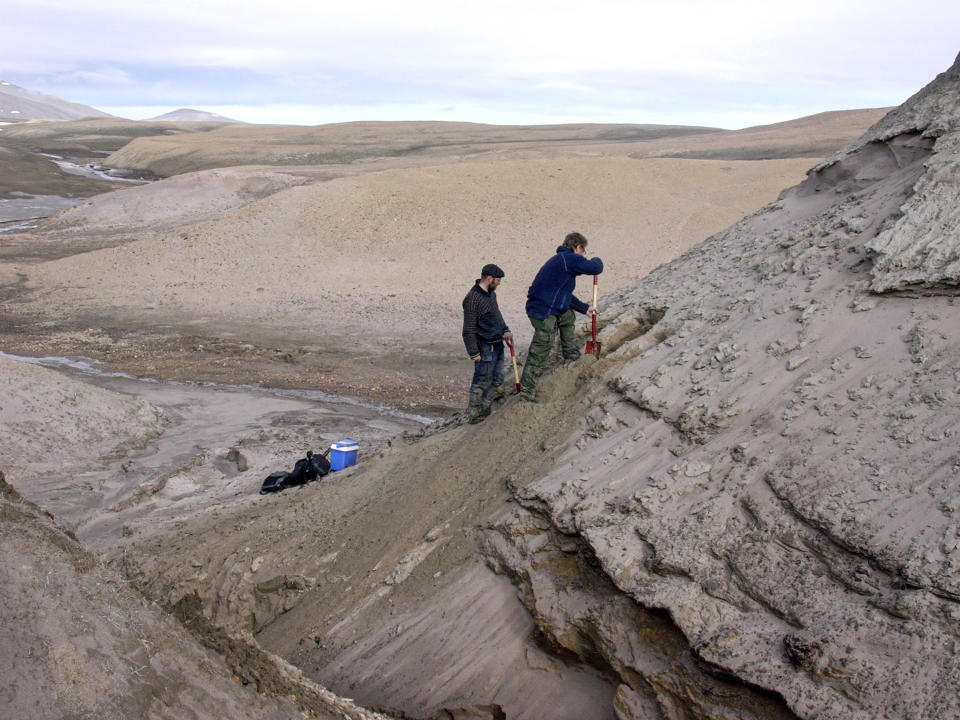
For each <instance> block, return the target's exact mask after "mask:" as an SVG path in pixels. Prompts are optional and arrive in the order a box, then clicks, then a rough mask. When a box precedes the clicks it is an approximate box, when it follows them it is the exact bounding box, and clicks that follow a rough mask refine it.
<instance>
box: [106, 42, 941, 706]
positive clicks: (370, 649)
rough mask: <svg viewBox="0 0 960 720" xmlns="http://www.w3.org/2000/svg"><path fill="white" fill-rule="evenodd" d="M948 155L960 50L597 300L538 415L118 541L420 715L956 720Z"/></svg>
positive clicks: (263, 635) (268, 643)
mask: <svg viewBox="0 0 960 720" xmlns="http://www.w3.org/2000/svg"><path fill="white" fill-rule="evenodd" d="M958 163H960V58H958V61H957V63H955V64H954V66H953V67H951V68H950V69H949V70H948V71H947V72H946V73H944V74H942V75H940V76H939V77H938V78H937V79H936V80H935V81H934V82H933V83H931V84H930V85H929V86H928V87H927V88H925V89H924V90H923V91H921V92H920V93H918V94H917V95H915V96H914V97H913V98H911V99H910V100H908V101H907V103H905V104H904V105H903V106H902V107H900V108H898V109H897V110H895V111H893V112H892V113H890V114H889V115H887V116H886V117H885V118H884V119H883V120H882V121H881V122H879V123H878V124H877V125H875V126H874V127H873V128H872V129H871V130H870V131H868V132H867V133H866V134H865V135H864V136H863V137H862V138H861V139H860V141H858V142H857V143H855V144H854V145H852V146H851V147H850V148H849V149H848V150H846V151H845V152H843V153H841V154H839V155H837V156H835V157H832V158H831V159H829V160H828V161H826V162H824V163H821V164H820V165H818V166H817V167H815V168H814V169H813V170H811V172H810V173H809V175H808V177H807V179H806V180H805V181H804V182H802V183H801V184H799V185H797V186H795V187H793V188H792V189H790V190H789V191H787V192H786V193H785V194H784V195H783V196H782V197H781V199H780V200H778V201H777V202H774V203H772V204H770V205H768V206H766V207H765V208H763V209H762V210H761V211H759V212H757V213H755V214H754V215H752V216H750V217H748V218H745V219H744V220H742V221H741V222H739V223H737V224H736V225H734V226H732V227H730V228H729V229H727V230H725V231H723V232H720V233H718V234H716V235H714V236H713V237H711V238H709V239H708V240H707V241H705V242H703V243H702V244H700V245H698V246H697V247H695V248H693V249H692V250H690V251H689V252H687V253H685V254H684V255H683V256H682V257H680V258H678V259H676V260H674V261H672V262H670V263H667V264H665V265H662V266H660V267H658V268H657V269H656V270H654V271H653V272H652V273H650V275H648V276H647V277H646V278H644V279H643V280H642V281H641V282H639V283H637V284H634V285H631V286H626V287H623V288H622V289H620V290H619V291H618V292H616V293H615V296H614V297H613V298H612V300H611V301H610V302H609V303H608V304H607V305H606V309H605V310H604V311H603V314H602V318H601V322H602V325H603V330H602V334H601V340H602V341H603V343H604V352H605V355H604V357H603V358H602V359H601V360H600V361H595V360H593V359H592V358H585V359H583V360H581V361H580V362H579V363H577V364H576V365H574V366H571V367H567V368H564V369H560V370H558V371H556V372H555V373H553V375H552V376H550V377H549V378H548V380H547V382H546V385H545V387H544V388H543V392H542V396H543V398H544V401H543V402H542V403H541V404H538V405H530V404H520V403H516V402H514V401H513V400H508V401H506V402H505V403H504V405H503V406H502V407H500V408H498V410H497V411H496V412H495V414H494V415H493V416H492V417H491V418H490V419H489V420H487V421H486V422H485V423H483V424H481V425H479V426H460V427H453V428H450V429H448V430H447V432H444V433H439V434H434V435H428V436H427V437H425V438H422V439H420V440H419V441H415V442H413V443H412V444H409V445H406V446H403V447H398V448H396V449H395V450H394V451H393V452H391V453H389V454H388V455H387V456H386V457H384V458H383V459H382V460H379V461H371V462H368V463H366V464H364V465H363V466H361V467H359V468H358V469H357V471H356V472H354V473H353V474H351V475H350V476H349V480H346V479H345V481H343V482H340V481H338V482H336V483H330V484H321V485H319V486H317V487H312V488H309V489H307V490H305V491H303V492H302V493H300V494H299V495H298V496H297V497H296V500H295V501H294V500H293V499H292V498H289V497H284V496H281V497H273V498H268V499H265V500H262V501H260V502H258V503H256V504H255V505H253V506H251V507H249V508H235V509H234V510H232V511H230V512H226V513H222V514H220V515H219V516H218V517H216V518H211V517H207V518H196V519H193V520H191V521H190V522H188V523H185V524H184V526H183V528H182V529H181V530H180V532H178V533H175V534H170V535H164V536H160V535H155V536H150V534H149V529H148V528H145V529H142V534H141V535H139V536H137V537H134V538H131V539H128V540H127V541H126V543H127V545H126V547H125V548H123V549H118V550H117V551H116V552H115V553H114V554H113V557H114V558H115V561H116V562H117V563H119V564H120V565H122V566H123V567H124V568H125V570H126V572H127V574H128V575H129V576H130V577H132V578H134V579H135V580H136V582H137V584H138V585H139V586H140V587H141V588H142V589H143V590H144V592H145V593H146V594H147V595H148V596H149V597H151V598H154V599H156V600H157V601H158V602H160V603H161V604H163V605H165V606H167V607H171V608H183V607H184V606H185V605H189V606H190V607H191V608H192V609H191V614H192V616H193V617H196V618H208V619H210V620H211V621H212V622H213V623H214V624H215V625H216V626H218V627H219V628H220V631H221V632H223V633H226V632H228V631H236V630H237V629H238V628H242V629H245V630H248V631H251V632H253V633H255V637H256V638H257V641H258V642H259V643H260V645H261V646H262V647H264V648H267V649H269V650H272V651H275V652H277V653H279V654H280V655H281V656H283V657H285V658H288V659H290V660H292V661H293V662H295V664H297V665H298V666H299V667H300V668H301V669H302V670H303V671H304V672H305V673H306V674H307V675H308V676H309V677H311V678H314V679H317V680H319V681H320V682H322V683H324V684H326V685H327V686H328V687H330V688H331V689H333V690H334V691H337V692H340V693H342V694H346V693H348V694H350V696H351V697H354V698H356V699H357V700H358V701H359V702H361V703H364V704H367V705H381V706H389V707H393V708H398V709H400V710H403V711H404V712H406V713H408V714H412V715H415V716H423V715H427V714H429V713H432V712H435V711H436V710H437V709H438V708H442V707H447V708H462V707H466V706H474V707H475V708H477V709H476V710H475V712H474V713H473V714H472V715H469V716H470V717H495V716H499V717H502V716H503V714H505V715H506V716H507V717H510V718H543V717H551V718H554V719H556V720H564V719H565V718H570V719H571V720H573V719H574V718H578V719H580V718H583V717H592V718H610V719H611V720H612V719H613V718H619V719H622V718H647V717H718V718H719V717H724V718H729V717H736V718H741V719H756V720H760V719H761V718H763V719H766V718H798V717H799V718H819V719H825V718H827V719H833V718H836V719H839V718H856V719H860V718H862V719H863V720H868V719H869V720H874V719H875V718H898V719H899V718H903V719H907V718H910V719H919V718H932V717H955V716H957V715H960V698H958V696H957V694H956V692H955V688H956V687H958V684H960V666H958V664H957V660H956V651H955V647H956V643H957V641H958V639H960V638H958V627H960V624H958V619H960V606H958V601H960V587H958V577H960V567H958V563H960V527H958V525H957V521H956V513H957V512H958V509H960V500H958V498H960V479H958V478H960V473H958V467H960V456H958V455H957V451H956V443H955V438H954V435H955V433H956V427H957V425H958V423H960V392H958V378H957V375H956V363H955V359H956V357H957V355H958V352H960V320H958V316H957V313H956V304H955V303H956V297H957V294H958V282H960V278H958V273H957V270H956V268H957V265H956V261H955V258H956V257H957V253H958V247H960V232H958V214H957V213H958V211H957V208H958V207H960V202H958V200H960V196H958V189H957V188H958V186H957V184H956V182H955V174H956V168H957V166H958ZM905 269H906V270H909V272H905ZM244 548H255V549H256V550H255V552H253V553H249V554H248V553H245V552H244ZM251 554H254V555H256V556H257V557H256V558H255V560H254V561H253V563H251ZM508 580H509V581H510V583H512V586H511V584H509V583H508V582H507V581H508ZM535 639H536V640H535ZM491 704H494V705H498V706H500V707H499V709H497V708H490V707H489V706H490V705H491ZM480 706H487V709H486V710H482V711H481V710H480V709H479V708H480ZM496 712H500V713H502V714H501V715H496V714H495V713H496ZM484 713H485V714H484Z"/></svg>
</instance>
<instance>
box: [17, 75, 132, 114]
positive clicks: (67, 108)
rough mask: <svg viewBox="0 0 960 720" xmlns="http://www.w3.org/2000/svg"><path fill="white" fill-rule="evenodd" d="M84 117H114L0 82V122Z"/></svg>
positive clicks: (100, 111)
mask: <svg viewBox="0 0 960 720" xmlns="http://www.w3.org/2000/svg"><path fill="white" fill-rule="evenodd" d="M84 117H107V118H108V117H113V115H110V114H109V113H105V112H103V111H102V110H97V109H96V108H93V107H90V106H89V105H82V104H80V103H73V102H67V101H66V100H61V99H60V98H58V97H54V96H53V95H44V94H42V93H38V92H33V91H32V90H26V89H24V88H22V87H19V86H17V85H14V84H13V83H9V82H7V81H6V80H0V120H79V119H80V118H84Z"/></svg>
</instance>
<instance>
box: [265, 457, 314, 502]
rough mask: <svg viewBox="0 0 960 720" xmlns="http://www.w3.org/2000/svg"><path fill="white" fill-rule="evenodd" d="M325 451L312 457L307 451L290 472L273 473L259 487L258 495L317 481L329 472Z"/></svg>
mask: <svg viewBox="0 0 960 720" xmlns="http://www.w3.org/2000/svg"><path fill="white" fill-rule="evenodd" d="M329 452H330V451H329V450H327V451H326V452H325V453H323V455H314V454H313V451H311V450H307V456H306V457H305V458H300V459H299V460H297V462H296V463H294V465H293V471H292V472H288V473H287V472H275V473H271V474H270V475H268V476H267V478H266V479H265V480H264V481H263V484H262V485H261V486H260V494H261V495H266V494H267V493H275V492H283V491H284V490H286V489H287V488H288V487H297V486H299V485H306V484H307V483H308V482H312V481H314V480H318V479H319V478H322V477H323V476H324V475H326V474H327V473H329V472H330V460H328V459H327V454H328V453H329Z"/></svg>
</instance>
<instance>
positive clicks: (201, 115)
mask: <svg viewBox="0 0 960 720" xmlns="http://www.w3.org/2000/svg"><path fill="white" fill-rule="evenodd" d="M149 119H150V120H174V121H176V122H210V121H214V122H229V123H243V121H242V120H234V119H233V118H228V117H224V116H223V115H218V114H217V113H212V112H206V111H205V110H194V109H193V108H180V109H179V110H172V111H170V112H168V113H164V114H163V115H157V117H153V118H149Z"/></svg>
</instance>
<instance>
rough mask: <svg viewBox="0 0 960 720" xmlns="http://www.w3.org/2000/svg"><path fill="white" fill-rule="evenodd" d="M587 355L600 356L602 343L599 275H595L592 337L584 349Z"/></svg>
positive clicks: (591, 318)
mask: <svg viewBox="0 0 960 720" xmlns="http://www.w3.org/2000/svg"><path fill="white" fill-rule="evenodd" d="M583 353H584V354H585V355H589V354H591V353H593V355H594V356H595V357H597V358H599V357H600V343H598V342H597V276H596V275H594V276H593V313H592V314H591V316H590V339H589V340H587V346H586V347H585V348H584V349H583Z"/></svg>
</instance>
